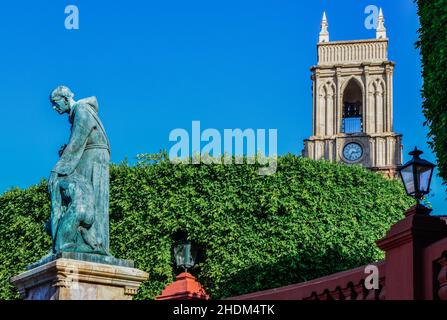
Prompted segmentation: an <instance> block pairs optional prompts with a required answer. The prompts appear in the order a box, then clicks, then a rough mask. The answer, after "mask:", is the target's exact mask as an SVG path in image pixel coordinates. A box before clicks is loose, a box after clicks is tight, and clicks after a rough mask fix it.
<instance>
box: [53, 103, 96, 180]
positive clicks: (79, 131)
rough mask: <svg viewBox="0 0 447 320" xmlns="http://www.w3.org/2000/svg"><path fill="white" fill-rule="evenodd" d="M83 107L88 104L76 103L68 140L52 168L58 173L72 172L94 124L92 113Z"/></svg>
mask: <svg viewBox="0 0 447 320" xmlns="http://www.w3.org/2000/svg"><path fill="white" fill-rule="evenodd" d="M85 108H88V106H85V105H78V106H76V109H75V110H74V112H73V113H74V115H73V122H72V128H71V135H70V140H69V142H68V144H67V146H66V147H65V150H64V152H63V153H62V156H61V157H60V159H59V161H58V162H57V163H56V165H55V166H54V168H53V170H52V171H53V172H56V173H58V174H59V175H70V174H72V173H73V172H74V170H75V169H76V167H77V166H78V164H79V161H80V159H81V157H82V154H83V153H84V150H85V146H86V144H87V139H88V137H89V135H90V133H91V132H92V129H93V128H94V126H95V122H94V119H93V118H92V115H91V114H90V113H89V112H88V111H87V110H86V109H85Z"/></svg>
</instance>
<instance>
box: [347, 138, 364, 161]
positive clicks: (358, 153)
mask: <svg viewBox="0 0 447 320" xmlns="http://www.w3.org/2000/svg"><path fill="white" fill-rule="evenodd" d="M362 155H363V149H362V147H361V146H360V145H359V144H358V143H354V142H351V143H348V144H347V145H345V147H344V148H343V157H345V159H346V160H348V161H357V160H359V159H360V158H361V157H362Z"/></svg>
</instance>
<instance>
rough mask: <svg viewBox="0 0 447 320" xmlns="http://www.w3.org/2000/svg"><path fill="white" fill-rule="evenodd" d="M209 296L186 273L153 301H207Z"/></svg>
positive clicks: (178, 277) (194, 279)
mask: <svg viewBox="0 0 447 320" xmlns="http://www.w3.org/2000/svg"><path fill="white" fill-rule="evenodd" d="M208 299H209V296H208V295H207V294H206V292H205V289H204V288H203V287H202V285H201V284H200V283H199V282H198V281H197V279H196V278H195V277H194V276H193V275H192V274H190V273H188V272H183V273H181V274H179V275H178V276H177V278H176V281H174V282H173V283H170V284H169V285H167V286H166V288H165V289H164V290H163V292H162V293H161V295H159V296H157V297H156V298H155V300H208Z"/></svg>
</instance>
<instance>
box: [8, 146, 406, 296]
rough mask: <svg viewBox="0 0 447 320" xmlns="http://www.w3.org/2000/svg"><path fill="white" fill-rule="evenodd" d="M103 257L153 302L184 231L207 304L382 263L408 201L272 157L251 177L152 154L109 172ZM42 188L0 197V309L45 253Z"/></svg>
mask: <svg viewBox="0 0 447 320" xmlns="http://www.w3.org/2000/svg"><path fill="white" fill-rule="evenodd" d="M110 195H111V198H110V224H111V226H110V230H111V231H110V232H111V250H112V253H113V255H114V256H116V257H119V258H125V259H133V260H135V263H136V267H138V268H140V269H143V270H145V271H147V272H148V273H149V274H150V279H149V280H148V281H147V282H146V283H144V284H143V286H142V287H141V289H140V291H139V293H138V295H137V297H136V298H138V299H153V298H154V297H155V296H156V295H158V294H160V292H161V290H162V289H163V288H164V287H165V285H166V284H168V283H170V282H171V281H173V279H174V270H173V257H172V253H171V249H172V245H173V240H172V238H173V236H174V234H176V232H178V231H179V230H187V231H188V233H189V235H190V238H191V239H192V240H193V241H195V242H196V243H198V244H199V245H200V247H201V248H202V252H203V255H202V257H201V261H200V263H199V264H198V265H196V266H195V267H194V269H193V270H192V272H193V273H194V274H195V275H197V276H198V279H199V281H200V282H201V283H202V284H203V285H204V286H205V288H206V290H207V291H208V293H209V294H210V295H211V296H212V298H215V299H216V298H222V297H229V296H234V295H240V294H244V293H248V292H254V291H258V290H262V289H267V288H273V287H278V286H283V285H287V284H291V283H297V282H301V281H305V280H309V279H312V278H317V277H320V276H323V275H327V274H331V273H334V272H337V271H341V270H345V269H349V268H353V267H357V266H360V265H363V264H366V263H369V262H372V261H376V260H378V259H382V258H383V254H382V252H381V251H380V250H379V249H378V248H377V247H376V245H375V241H376V240H377V239H379V238H381V237H382V236H383V235H384V234H385V232H386V231H387V229H388V228H389V227H390V225H392V224H393V223H395V222H396V221H397V220H399V219H400V218H401V217H403V212H404V211H405V209H407V208H408V207H410V206H411V205H412V203H413V200H412V199H410V198H408V197H407V196H406V195H405V192H404V190H403V188H402V187H401V184H400V182H399V181H390V180H387V179H385V178H383V177H382V176H380V175H379V174H374V173H371V172H369V171H367V170H365V169H363V168H361V167H359V166H346V165H338V164H333V163H329V162H326V161H312V160H309V159H303V158H301V157H298V156H294V155H290V154H289V155H285V156H281V157H280V158H279V160H278V171H277V173H276V174H274V175H270V176H260V175H258V173H257V167H256V165H247V164H242V165H230V166H228V165H227V166H224V165H182V164H177V165H176V164H172V163H171V162H169V161H168V160H166V158H165V156H163V155H162V154H160V155H158V156H144V157H142V158H141V161H139V163H138V164H137V165H135V166H129V165H128V164H127V163H121V164H117V165H112V166H111V186H110ZM49 212H50V203H49V197H48V194H47V188H46V182H45V181H44V180H43V181H42V182H41V183H40V184H39V185H36V186H32V187H30V188H29V189H27V190H20V189H13V190H10V191H8V192H6V193H4V194H3V195H1V196H0V259H1V261H2V262H1V265H0V298H1V299H13V298H18V293H17V291H16V290H15V289H14V287H13V286H11V285H10V284H9V278H10V277H11V276H13V275H16V274H18V273H19V272H21V271H23V270H24V268H25V266H26V265H28V264H30V263H32V262H35V261H36V260H37V259H39V258H40V257H42V256H43V255H44V254H46V253H47V251H48V249H49V248H50V238H49V237H48V236H47V235H46V234H45V233H44V230H43V222H44V221H45V220H46V219H48V216H49Z"/></svg>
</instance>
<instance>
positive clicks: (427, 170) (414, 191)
mask: <svg viewBox="0 0 447 320" xmlns="http://www.w3.org/2000/svg"><path fill="white" fill-rule="evenodd" d="M422 153H423V152H422V151H421V150H418V148H416V147H415V148H414V150H413V151H411V152H410V153H409V155H410V156H413V159H411V160H410V161H408V162H407V163H406V164H405V165H404V166H403V167H402V168H400V169H399V172H400V176H401V178H402V181H403V183H404V186H405V191H406V192H407V194H408V195H409V196H412V197H414V198H415V199H416V201H417V203H418V204H419V203H420V200H421V199H422V198H423V197H424V195H426V194H428V193H429V192H430V183H431V178H432V175H433V169H434V168H435V167H436V166H435V165H434V164H433V163H431V162H428V161H427V160H424V159H421V158H420V157H419V156H420V155H421V154H422Z"/></svg>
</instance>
